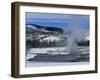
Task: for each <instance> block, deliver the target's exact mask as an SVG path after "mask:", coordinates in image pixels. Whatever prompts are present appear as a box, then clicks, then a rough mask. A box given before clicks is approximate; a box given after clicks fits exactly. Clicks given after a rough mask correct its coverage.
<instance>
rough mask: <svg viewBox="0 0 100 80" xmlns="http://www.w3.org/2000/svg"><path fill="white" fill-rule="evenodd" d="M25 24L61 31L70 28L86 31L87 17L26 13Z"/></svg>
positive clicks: (87, 26)
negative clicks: (60, 29)
mask: <svg viewBox="0 0 100 80" xmlns="http://www.w3.org/2000/svg"><path fill="white" fill-rule="evenodd" d="M26 24H37V25H41V26H48V27H58V28H62V29H63V30H64V29H65V28H69V27H72V26H78V27H82V28H85V29H88V28H89V15H77V14H58V13H32V12H26Z"/></svg>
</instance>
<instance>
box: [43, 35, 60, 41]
mask: <svg viewBox="0 0 100 80" xmlns="http://www.w3.org/2000/svg"><path fill="white" fill-rule="evenodd" d="M43 40H44V41H51V42H53V41H60V38H59V37H56V36H49V37H46V38H44V39H43Z"/></svg>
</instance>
